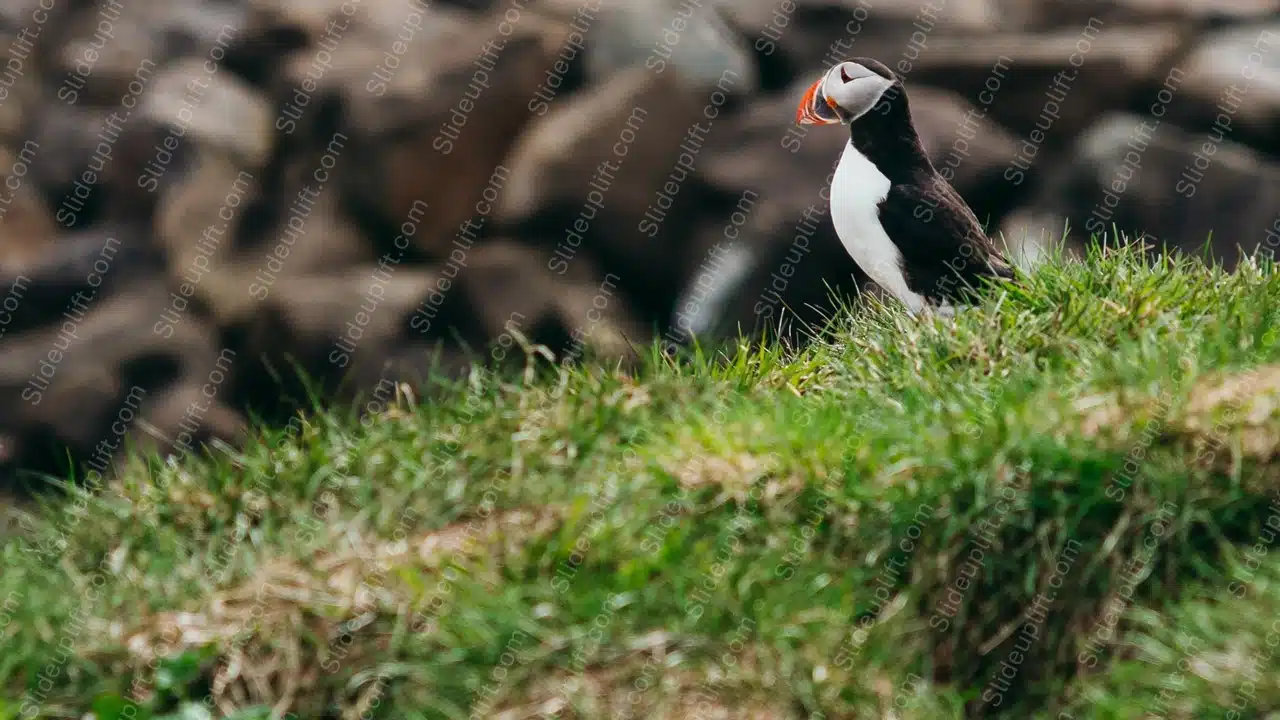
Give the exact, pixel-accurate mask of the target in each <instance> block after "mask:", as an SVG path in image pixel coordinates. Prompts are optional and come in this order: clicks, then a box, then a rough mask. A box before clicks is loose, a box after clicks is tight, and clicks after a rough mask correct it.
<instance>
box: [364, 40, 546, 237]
mask: <svg viewBox="0 0 1280 720" xmlns="http://www.w3.org/2000/svg"><path fill="white" fill-rule="evenodd" d="M496 27H498V23H497V22H491V23H490V22H482V23H481V24H480V28H478V29H476V30H473V31H470V32H467V33H463V34H460V35H459V36H457V37H456V38H450V39H449V40H448V41H446V42H439V43H431V44H429V45H428V44H426V43H422V44H419V45H414V46H413V48H412V49H411V52H412V53H414V54H413V56H412V58H411V56H410V55H408V54H406V55H405V56H404V58H403V64H402V65H401V66H400V68H399V70H398V71H397V72H396V73H395V74H394V75H392V76H391V79H389V80H386V81H381V80H379V81H378V83H379V84H377V86H376V88H375V90H374V91H373V92H370V91H369V90H368V89H367V87H366V86H367V81H368V75H366V76H364V77H362V78H361V82H360V84H359V85H355V86H349V87H345V88H344V89H343V90H342V93H341V98H342V104H343V106H344V110H343V121H342V127H341V130H340V132H342V133H343V134H344V136H346V137H348V138H350V146H349V150H344V153H345V154H346V155H347V158H346V159H344V160H343V167H342V169H341V183H342V187H343V189H344V194H345V195H346V196H347V197H349V198H350V199H351V202H352V203H354V204H355V206H356V207H358V208H359V209H360V210H361V211H363V212H365V213H368V215H369V217H370V220H371V221H372V222H375V223H378V224H379V225H378V226H379V227H380V228H381V229H385V230H392V229H393V228H396V227H398V226H400V224H401V223H403V222H405V219H406V218H407V217H408V216H409V214H410V212H411V211H413V210H414V206H415V204H416V203H419V202H426V203H428V204H429V205H430V208H431V210H430V213H429V214H428V215H427V216H426V218H424V219H423V220H421V221H420V223H421V224H420V225H419V227H418V228H417V230H416V232H415V233H414V236H413V238H412V244H413V246H414V247H415V248H416V249H417V251H419V252H422V253H424V254H426V255H428V256H430V257H436V258H438V257H443V256H445V255H447V254H448V248H449V243H450V242H451V239H452V237H453V235H454V233H455V232H456V231H457V228H458V226H459V225H460V224H462V223H463V222H464V221H466V220H468V219H471V218H472V217H473V216H477V215H480V214H483V213H484V212H485V211H484V210H483V209H482V208H484V207H488V208H492V206H493V203H494V202H496V201H497V199H498V197H499V196H500V194H501V188H502V187H503V185H505V180H506V175H507V172H508V171H507V169H506V167H505V166H504V165H503V162H504V159H505V158H506V156H507V153H508V150H509V149H510V148H511V146H512V145H513V144H514V143H515V142H516V140H517V139H518V138H519V136H520V132H521V130H522V129H523V128H524V127H525V125H526V124H527V123H528V121H529V119H530V117H531V116H532V114H531V112H530V110H529V109H528V106H527V99H528V98H532V97H533V96H534V93H535V91H536V90H537V86H538V83H539V82H540V81H541V80H542V77H543V74H542V70H543V68H546V67H548V66H550V65H551V64H552V62H553V56H554V53H555V52H556V50H557V49H558V47H559V44H560V42H561V40H562V39H563V33H564V31H563V28H558V27H555V26H551V25H548V24H547V23H545V22H544V21H540V20H539V19H538V18H537V17H536V16H533V15H529V17H527V18H525V19H523V20H522V21H521V22H520V23H519V24H518V25H516V27H515V29H514V30H513V31H512V32H513V34H512V35H511V36H510V37H508V38H505V39H504V38H502V37H499V36H498V35H497V34H496V33H495V32H494V30H493V28H496ZM499 42H501V43H503V44H502V45H499V44H498V43H499ZM411 62H413V63H419V65H418V67H419V68H420V70H419V72H416V73H415V72H413V71H412V70H411V67H412V66H411V65H410V63H411ZM344 142H346V141H345V140H344ZM459 159H465V160H459ZM486 192H488V194H490V195H492V197H489V198H488V199H487V200H486V201H485V202H486V203H487V204H486V205H483V206H478V205H477V203H478V202H480V201H481V200H482V199H484V198H483V197H482V196H484V195H485V194H486ZM486 220H487V218H485V217H478V218H477V220H476V222H477V223H479V224H483V223H484V222H486Z"/></svg>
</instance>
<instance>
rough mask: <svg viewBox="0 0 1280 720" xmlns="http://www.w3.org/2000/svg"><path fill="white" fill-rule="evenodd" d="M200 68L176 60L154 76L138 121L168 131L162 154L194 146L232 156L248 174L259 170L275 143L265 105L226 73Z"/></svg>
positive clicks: (198, 63)
mask: <svg viewBox="0 0 1280 720" xmlns="http://www.w3.org/2000/svg"><path fill="white" fill-rule="evenodd" d="M205 63H206V61H204V60H198V59H188V60H180V61H178V62H175V63H173V64H172V65H170V66H168V67H166V68H165V69H164V70H163V71H161V72H160V73H158V74H157V76H156V78H155V80H154V81H152V87H151V90H150V92H148V93H147V95H146V99H145V100H144V101H143V102H142V103H141V110H140V113H141V115H142V117H143V118H145V119H147V120H150V121H152V122H155V123H156V124H158V125H161V126H162V127H168V128H172V129H173V130H172V132H171V134H170V136H169V137H168V138H166V143H165V144H164V149H166V150H170V151H172V150H174V149H176V148H175V147H170V145H176V144H178V143H184V142H191V141H196V140H198V141H200V142H203V143H205V144H208V145H210V146H212V147H217V148H222V149H224V150H227V151H229V152H232V153H234V154H235V155H236V157H237V159H239V160H240V161H241V162H243V163H245V164H246V165H247V166H248V168H249V169H255V168H259V167H261V166H262V165H263V164H264V163H265V162H266V160H267V158H268V156H269V155H270V153H271V148H272V145H273V144H274V142H275V136H274V133H273V129H272V123H273V121H274V119H275V118H274V117H273V114H272V112H271V107H270V104H269V103H268V102H267V100H266V99H265V98H263V97H262V95H261V94H260V93H258V92H257V91H256V90H255V89H254V88H253V87H251V86H250V85H248V84H247V83H245V82H244V81H243V80H240V79H238V78H236V77H235V76H234V75H231V74H230V73H217V74H215V75H210V74H209V73H208V70H207V67H206V64H205Z"/></svg>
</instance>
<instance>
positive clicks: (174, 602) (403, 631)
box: [0, 252, 1280, 720]
mask: <svg viewBox="0 0 1280 720" xmlns="http://www.w3.org/2000/svg"><path fill="white" fill-rule="evenodd" d="M1278 448H1280V274H1276V273H1274V272H1273V271H1272V269H1271V268H1270V267H1263V268H1258V267H1253V266H1249V267H1243V268H1241V269H1240V270H1239V271H1238V272H1237V273H1235V274H1231V275H1228V274H1225V273H1223V272H1221V271H1219V270H1215V269H1210V268H1205V267H1203V266H1200V265H1198V264H1194V263H1184V262H1174V261H1162V262H1160V263H1158V264H1156V265H1155V266H1154V267H1148V266H1144V265H1142V264H1140V263H1138V262H1136V261H1135V260H1134V258H1133V257H1132V256H1130V255H1129V254H1127V253H1125V252H1119V253H1114V254H1111V255H1108V256H1105V257H1104V256H1100V255H1094V256H1091V257H1090V258H1089V259H1088V260H1087V261H1086V262H1084V263H1064V262H1054V263H1052V264H1050V265H1048V266H1045V267H1042V268H1040V269H1039V270H1037V271H1036V272H1035V273H1034V274H1033V275H1032V276H1031V277H1029V278H1027V279H1026V280H1025V281H1024V282H1023V283H1022V285H1021V287H1004V288H999V289H995V290H993V291H992V292H991V293H989V297H988V299H987V301H986V302H985V304H984V305H983V306H982V307H980V308H977V309H975V310H973V311H970V312H965V313H962V314H961V316H960V317H958V318H956V319H955V320H954V321H950V320H935V319H925V320H913V319H911V318H908V317H906V316H904V315H903V314H902V313H901V312H899V311H897V310H894V309H889V308H884V307H869V308H863V309H860V310H857V311H856V312H850V313H847V314H844V315H842V316H841V317H840V318H839V319H838V320H837V321H836V327H835V328H834V332H833V333H832V334H831V335H830V338H829V339H828V340H826V341H824V342H822V343H819V344H816V345H814V346H812V347H810V348H807V349H805V350H803V351H799V352H794V353H790V352H785V351H783V350H779V349H776V348H775V349H769V348H766V349H760V348H756V349H752V348H749V347H746V346H745V345H744V347H742V348H739V349H737V351H736V352H735V353H733V354H732V357H730V358H728V359H725V358H720V359H717V360H710V359H706V358H701V357H697V358H692V359H690V360H688V361H685V362H681V363H678V364H671V363H668V362H665V361H663V360H661V359H659V358H657V357H654V358H652V359H651V360H650V361H648V362H647V363H645V364H644V367H643V368H641V369H640V370H639V371H638V372H631V373H627V372H621V371H610V370H607V369H600V368H598V367H588V366H584V367H578V368H574V369H565V370H563V371H560V372H553V371H550V370H548V369H547V368H546V367H542V369H541V370H530V371H528V372H526V373H525V374H524V375H507V376H502V377H496V376H494V375H492V374H489V373H487V372H483V371H477V372H476V373H475V374H474V375H473V377H472V379H471V381H470V382H469V383H464V384H462V385H459V386H457V387H453V388H451V389H450V390H448V392H446V393H445V399H444V400H443V401H438V402H430V403H416V402H413V401H412V399H411V398H406V397H403V396H401V397H400V398H399V400H398V402H394V403H392V404H391V406H390V407H388V409H387V410H385V411H384V412H382V413H380V414H378V415H377V416H376V417H373V418H368V419H367V420H366V421H365V422H360V421H359V420H357V419H355V417H354V413H348V412H341V413H332V412H331V413H321V414H308V415H307V416H306V417H305V418H304V417H300V418H299V419H298V420H297V421H295V422H293V423H291V424H290V425H289V427H288V428H286V429H281V430H274V431H264V432H263V434H262V436H261V441H260V442H258V443H255V444H253V445H251V446H250V447H248V448H246V449H245V450H244V451H243V452H242V453H232V452H217V453H215V457H214V459H204V460H197V459H195V458H188V459H187V460H185V461H183V462H182V463H175V464H172V465H166V464H165V463H163V462H162V461H161V460H159V459H155V458H150V459H147V458H138V459H137V460H135V461H134V462H132V464H131V466H130V467H129V469H128V471H127V472H125V473H124V474H123V476H122V477H121V478H120V479H118V480H112V481H109V482H107V483H104V484H103V486H102V487H101V488H99V489H98V490H97V492H94V493H92V494H86V493H82V492H80V491H73V494H72V497H70V498H60V499H58V500H56V501H50V502H48V504H47V505H48V506H47V507H46V508H44V509H42V510H40V511H39V512H36V513H34V514H33V515H32V517H30V518H28V519H26V520H24V522H23V523H22V524H23V526H24V527H25V530H24V532H23V533H22V534H21V536H15V537H10V538H7V539H5V540H3V541H0V543H2V545H0V556H2V557H0V560H2V562H3V567H4V571H3V575H2V576H0V644H2V647H3V649H2V651H0V698H5V699H4V700H3V701H0V718H17V717H32V716H34V714H24V713H28V712H30V713H35V712H39V713H42V714H43V715H42V716H44V717H80V716H82V714H83V713H85V712H88V711H90V710H94V711H96V713H97V715H96V717H97V718H99V719H100V720H114V719H115V718H127V717H168V718H198V717H209V716H214V717H221V716H223V715H224V714H229V713H231V712H232V711H238V712H239V714H237V715H235V717H239V718H259V717H267V716H268V715H269V708H271V707H275V708H276V709H277V710H278V711H279V712H280V713H281V714H283V713H284V712H286V711H287V712H290V713H292V714H293V716H294V717H299V718H320V717H334V718H336V717H342V718H356V717H379V718H466V717H504V718H526V717H535V716H538V715H539V714H544V715H546V716H558V717H563V718H569V717H580V718H597V717H637V718H644V717H652V718H661V717H667V718H695V717H708V718H710V717H735V718H737V717H751V718H793V717H795V718H803V717H809V718H821V717H826V718H838V717H860V718H880V717H895V718H949V717H964V716H966V714H967V715H968V716H997V715H999V716H1007V717H1015V718H1027V717H1038V718H1071V717H1074V718H1130V717H1144V716H1147V717H1150V716H1152V715H1154V716H1156V717H1170V718H1174V717H1177V718H1200V717H1241V718H1246V717H1263V716H1266V715H1267V713H1269V712H1272V713H1274V712H1280V672H1277V668H1278V667H1280V622H1278V621H1277V618H1280V548H1277V547H1276V546H1275V545H1274V544H1273V541H1274V540H1275V539H1276V534H1278V533H1280V530H1272V529H1269V528H1280V454H1278ZM1271 652H1275V653H1276V655H1275V656H1273V655H1271V654H1270V653H1271ZM135 698H136V699H138V701H139V702H138V703H137V704H136V705H135V704H132V703H131V702H130V701H131V700H132V699H135ZM1233 706H1234V707H1233ZM1229 711H1234V712H1236V713H1237V714H1236V715H1230V714H1228V712H1229ZM717 713H720V714H719V715H717ZM1148 713H1150V714H1152V715H1148Z"/></svg>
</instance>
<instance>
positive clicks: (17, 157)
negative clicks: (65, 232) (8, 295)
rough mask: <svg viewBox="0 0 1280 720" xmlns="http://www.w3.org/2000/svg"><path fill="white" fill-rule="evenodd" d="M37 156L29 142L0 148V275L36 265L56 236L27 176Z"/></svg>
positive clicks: (28, 268) (36, 148)
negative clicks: (14, 148) (12, 148)
mask: <svg viewBox="0 0 1280 720" xmlns="http://www.w3.org/2000/svg"><path fill="white" fill-rule="evenodd" d="M38 159H39V146H37V145H34V144H32V143H30V142H28V143H26V144H24V145H22V146H19V148H18V149H17V151H16V152H14V151H12V150H9V149H8V148H4V147H0V198H3V199H4V201H3V204H0V277H5V276H10V275H16V274H19V273H22V272H25V271H27V270H30V269H31V268H33V267H35V266H36V265H37V264H38V263H39V261H40V258H41V257H42V255H43V254H44V253H46V252H48V251H49V250H50V248H51V246H52V245H53V242H54V240H55V238H56V236H57V228H56V227H55V226H54V224H53V216H52V215H51V214H50V213H49V209H48V207H46V206H45V204H44V200H43V198H41V197H40V196H39V193H38V188H35V187H33V186H32V183H31V180H30V179H29V178H28V177H26V176H27V174H28V170H29V168H30V167H31V166H32V165H33V164H34V163H36V162H38Z"/></svg>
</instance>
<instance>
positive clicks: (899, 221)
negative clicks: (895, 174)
mask: <svg viewBox="0 0 1280 720" xmlns="http://www.w3.org/2000/svg"><path fill="white" fill-rule="evenodd" d="M880 223H881V225H883V226H884V230H885V232H886V233H888V235H889V237H890V238H891V239H892V240H893V241H894V243H895V244H896V245H897V246H898V249H899V250H900V251H901V252H902V266H903V267H902V269H903V273H904V274H905V275H906V279H907V285H908V286H909V287H910V288H911V290H912V291H914V292H917V293H920V294H921V295H924V296H925V297H926V298H929V299H931V300H934V301H938V300H941V299H946V300H953V301H954V300H959V299H960V298H961V297H962V296H963V294H964V290H965V287H966V286H970V287H975V288H976V287H981V281H980V278H982V277H992V276H994V277H1000V278H1006V279H1011V278H1013V269H1012V268H1011V267H1010V265H1009V262H1008V261H1007V260H1005V258H1004V256H1003V255H1001V253H1000V251H999V250H997V249H996V246H995V245H994V244H993V243H992V242H991V240H990V239H989V238H988V237H987V235H986V233H984V232H983V231H982V225H981V224H980V223H979V222H978V218H977V217H976V216H975V215H974V214H973V211H972V210H970V209H969V206H968V205H967V204H965V201H964V199H963V198H961V197H960V193H958V192H956V191H955V188H953V187H951V185H950V184H948V183H947V182H946V181H944V180H943V179H942V178H938V177H933V178H929V179H926V180H925V181H923V182H918V183H909V184H908V183H900V184H895V185H893V186H892V187H890V188H889V193H888V195H886V196H885V199H884V201H883V202H881V203H880Z"/></svg>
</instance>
